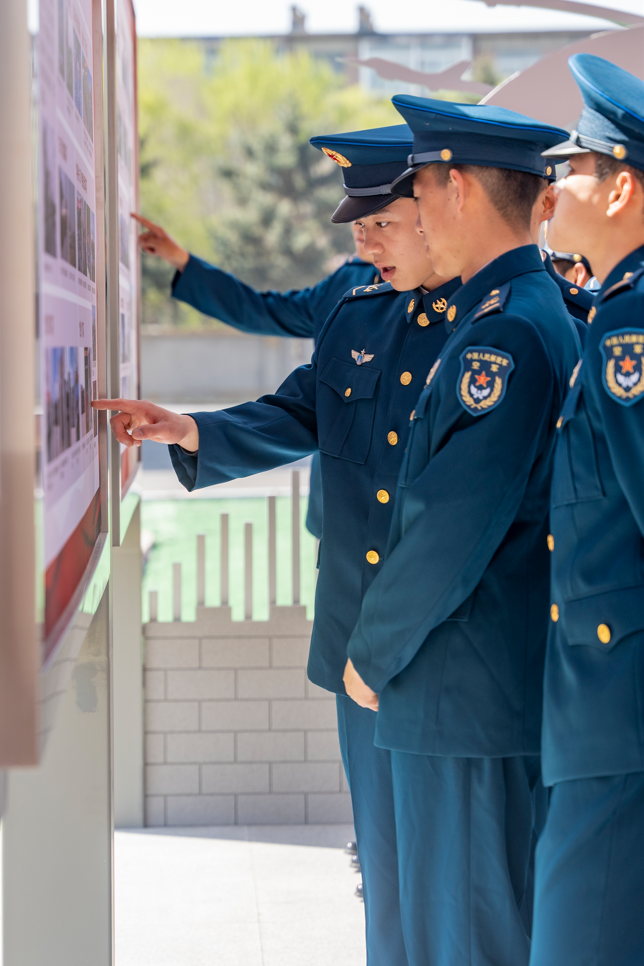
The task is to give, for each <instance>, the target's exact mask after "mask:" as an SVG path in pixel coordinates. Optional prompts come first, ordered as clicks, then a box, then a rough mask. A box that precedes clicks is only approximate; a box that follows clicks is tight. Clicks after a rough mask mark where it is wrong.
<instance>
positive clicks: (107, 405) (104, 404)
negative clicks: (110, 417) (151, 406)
mask: <svg viewBox="0 0 644 966" xmlns="http://www.w3.org/2000/svg"><path fill="white" fill-rule="evenodd" d="M142 405H143V403H142V402H141V400H140V399H93V400H92V407H93V408H94V409H111V410H113V411H114V412H120V413H133V412H135V411H136V410H137V409H138V408H139V407H141V406H142Z"/></svg>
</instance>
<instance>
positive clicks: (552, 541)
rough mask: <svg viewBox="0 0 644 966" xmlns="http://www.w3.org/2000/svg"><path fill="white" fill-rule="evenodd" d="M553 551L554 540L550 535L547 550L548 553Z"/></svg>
mask: <svg viewBox="0 0 644 966" xmlns="http://www.w3.org/2000/svg"><path fill="white" fill-rule="evenodd" d="M554 549H555V538H554V537H553V535H552V534H551V533H549V534H548V550H549V551H550V553H552V551H553V550H554Z"/></svg>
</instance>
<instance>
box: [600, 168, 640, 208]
mask: <svg viewBox="0 0 644 966" xmlns="http://www.w3.org/2000/svg"><path fill="white" fill-rule="evenodd" d="M634 194H635V177H634V176H633V173H632V172H631V171H620V172H619V174H618V175H617V177H616V178H615V186H614V188H613V189H612V191H611V192H610V194H609V195H608V207H607V209H606V214H607V215H608V217H609V218H614V217H615V216H616V215H618V214H620V213H621V212H622V211H623V210H624V208H626V206H627V205H628V203H629V202H630V200H631V198H632V197H633V195H634Z"/></svg>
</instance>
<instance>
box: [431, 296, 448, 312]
mask: <svg viewBox="0 0 644 966" xmlns="http://www.w3.org/2000/svg"><path fill="white" fill-rule="evenodd" d="M432 308H433V310H434V312H444V311H445V309H446V308H447V299H436V301H435V302H432Z"/></svg>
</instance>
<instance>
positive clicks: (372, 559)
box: [367, 550, 380, 564]
mask: <svg viewBox="0 0 644 966" xmlns="http://www.w3.org/2000/svg"><path fill="white" fill-rule="evenodd" d="M367 560H368V561H369V563H370V564H377V563H378V561H379V560H380V554H379V553H378V552H377V551H376V550H370V551H369V553H368V554H367Z"/></svg>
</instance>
